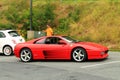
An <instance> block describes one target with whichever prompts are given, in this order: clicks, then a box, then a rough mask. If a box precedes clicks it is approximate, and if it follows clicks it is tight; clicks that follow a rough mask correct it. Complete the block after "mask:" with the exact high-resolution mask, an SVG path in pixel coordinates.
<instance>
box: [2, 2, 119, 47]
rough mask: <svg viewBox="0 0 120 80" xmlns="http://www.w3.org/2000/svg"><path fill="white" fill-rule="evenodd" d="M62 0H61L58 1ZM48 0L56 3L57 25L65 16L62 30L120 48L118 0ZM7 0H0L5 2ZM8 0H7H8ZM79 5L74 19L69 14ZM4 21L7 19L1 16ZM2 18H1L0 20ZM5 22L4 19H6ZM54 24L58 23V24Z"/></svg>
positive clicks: (67, 33)
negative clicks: (66, 25)
mask: <svg viewBox="0 0 120 80" xmlns="http://www.w3.org/2000/svg"><path fill="white" fill-rule="evenodd" d="M33 1H34V3H33V6H36V5H43V4H46V2H45V1H46V0H44V1H43V0H41V1H40V0H33ZM60 1H61V2H60ZM110 1H111V0H57V1H56V0H50V2H51V4H53V5H54V6H56V9H55V11H54V12H55V14H56V19H55V23H56V25H58V26H59V19H61V18H68V19H69V22H70V23H69V28H68V29H67V30H66V32H65V33H63V32H59V28H58V29H57V28H55V31H57V34H65V35H70V36H73V37H74V38H77V39H79V40H82V41H93V42H97V43H101V44H103V45H106V46H108V47H109V48H111V49H120V2H118V1H117V0H112V2H110ZM6 2H8V0H0V4H4V6H3V7H2V10H4V9H5V7H6V6H7V5H6V4H8V3H6ZM9 2H10V1H9ZM76 8H77V9H79V10H80V13H79V15H78V17H79V20H78V21H73V20H71V18H70V17H68V14H69V13H70V12H74V11H75V9H76ZM4 21H6V20H4ZM2 22H3V21H2ZM6 22H7V21H6ZM58 26H57V27H58Z"/></svg>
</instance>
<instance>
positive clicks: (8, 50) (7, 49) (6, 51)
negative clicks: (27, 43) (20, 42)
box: [3, 46, 13, 56]
mask: <svg viewBox="0 0 120 80" xmlns="http://www.w3.org/2000/svg"><path fill="white" fill-rule="evenodd" d="M3 53H4V55H6V56H10V55H12V53H13V50H12V48H11V47H10V46H5V47H4V48H3Z"/></svg>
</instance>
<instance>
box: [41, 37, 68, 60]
mask: <svg viewBox="0 0 120 80" xmlns="http://www.w3.org/2000/svg"><path fill="white" fill-rule="evenodd" d="M49 39H50V43H49V44H44V47H43V54H44V56H45V59H69V58H70V53H69V45H68V44H58V43H57V42H58V40H60V39H59V38H57V37H50V38H49Z"/></svg>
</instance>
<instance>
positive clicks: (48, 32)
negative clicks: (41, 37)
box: [45, 25, 53, 36]
mask: <svg viewBox="0 0 120 80" xmlns="http://www.w3.org/2000/svg"><path fill="white" fill-rule="evenodd" d="M45 32H46V35H47V36H52V35H53V29H52V28H51V27H50V26H49V25H47V29H46V30H45Z"/></svg>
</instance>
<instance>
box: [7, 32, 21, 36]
mask: <svg viewBox="0 0 120 80" xmlns="http://www.w3.org/2000/svg"><path fill="white" fill-rule="evenodd" d="M8 33H9V34H10V36H12V37H17V36H20V35H19V34H18V33H17V32H16V31H10V32H8Z"/></svg>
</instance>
